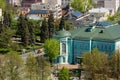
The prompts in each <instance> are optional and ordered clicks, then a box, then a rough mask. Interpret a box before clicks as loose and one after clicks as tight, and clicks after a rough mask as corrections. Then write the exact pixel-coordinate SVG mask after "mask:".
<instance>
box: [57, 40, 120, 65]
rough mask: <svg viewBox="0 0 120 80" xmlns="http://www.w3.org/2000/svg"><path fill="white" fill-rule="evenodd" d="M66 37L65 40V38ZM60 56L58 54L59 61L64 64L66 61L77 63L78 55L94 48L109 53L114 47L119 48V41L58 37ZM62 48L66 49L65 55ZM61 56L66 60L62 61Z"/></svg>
mask: <svg viewBox="0 0 120 80" xmlns="http://www.w3.org/2000/svg"><path fill="white" fill-rule="evenodd" d="M66 39H67V40H66ZM60 44H61V47H60V56H59V63H60V64H66V63H77V57H80V56H81V55H82V54H83V53H85V52H88V51H91V50H92V49H94V48H97V49H98V50H99V51H101V52H105V53H107V54H108V55H111V54H112V53H113V52H114V51H115V49H116V47H115V46H117V48H120V46H119V45H120V41H119V42H117V43H114V42H110V41H101V40H80V39H74V40H73V39H71V38H64V39H60ZM62 44H65V45H66V48H64V47H63V46H62ZM118 46H119V47H118ZM62 48H64V49H66V54H67V55H61V54H63V53H64V52H63V50H62ZM63 58H67V59H66V61H67V62H64V61H63Z"/></svg>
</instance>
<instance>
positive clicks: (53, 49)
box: [44, 39, 60, 61]
mask: <svg viewBox="0 0 120 80" xmlns="http://www.w3.org/2000/svg"><path fill="white" fill-rule="evenodd" d="M44 49H45V53H46V54H47V55H48V56H49V59H50V61H52V60H54V59H55V58H56V57H57V56H58V55H59V52H60V44H59V42H58V41H57V40H56V39H48V40H46V41H45V44H44Z"/></svg>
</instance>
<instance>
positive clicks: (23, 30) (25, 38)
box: [17, 14, 30, 47]
mask: <svg viewBox="0 0 120 80" xmlns="http://www.w3.org/2000/svg"><path fill="white" fill-rule="evenodd" d="M18 21H19V23H18V30H17V34H18V35H20V37H21V41H22V42H23V45H24V46H25V47H26V46H28V44H29V43H30V42H29V41H30V33H29V29H28V20H27V18H26V17H25V16H24V15H22V14H21V15H20V17H19V19H18Z"/></svg>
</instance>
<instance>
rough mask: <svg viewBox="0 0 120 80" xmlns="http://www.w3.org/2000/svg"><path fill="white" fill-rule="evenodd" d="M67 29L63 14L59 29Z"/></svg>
mask: <svg viewBox="0 0 120 80" xmlns="http://www.w3.org/2000/svg"><path fill="white" fill-rule="evenodd" d="M62 29H65V19H64V16H62V18H61V20H60V24H59V30H62Z"/></svg>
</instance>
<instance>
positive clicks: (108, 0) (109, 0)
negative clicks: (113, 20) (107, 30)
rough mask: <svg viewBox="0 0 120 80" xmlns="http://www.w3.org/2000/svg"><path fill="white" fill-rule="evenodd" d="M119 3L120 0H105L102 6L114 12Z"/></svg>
mask: <svg viewBox="0 0 120 80" xmlns="http://www.w3.org/2000/svg"><path fill="white" fill-rule="evenodd" d="M119 5H120V0H105V1H104V7H105V8H110V9H112V8H113V10H114V12H117V10H118V7H119Z"/></svg>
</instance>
